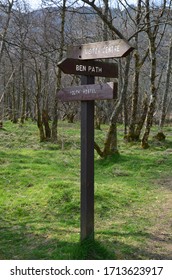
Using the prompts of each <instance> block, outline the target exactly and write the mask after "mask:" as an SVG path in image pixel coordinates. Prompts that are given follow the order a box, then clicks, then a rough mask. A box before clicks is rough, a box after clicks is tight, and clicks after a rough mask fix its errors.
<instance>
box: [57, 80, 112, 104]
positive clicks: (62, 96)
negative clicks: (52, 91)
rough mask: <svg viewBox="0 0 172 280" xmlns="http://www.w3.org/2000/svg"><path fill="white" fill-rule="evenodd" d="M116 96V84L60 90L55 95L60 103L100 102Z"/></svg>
mask: <svg viewBox="0 0 172 280" xmlns="http://www.w3.org/2000/svg"><path fill="white" fill-rule="evenodd" d="M116 96H117V83H112V82H110V83H106V84H91V85H81V86H76V87H68V88H64V89H61V90H60V91H59V92H58V93H57V97H58V100H60V101H77V100H82V101H83V100H102V99H113V98H115V97H116Z"/></svg>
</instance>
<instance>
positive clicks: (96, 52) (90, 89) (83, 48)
mask: <svg viewBox="0 0 172 280" xmlns="http://www.w3.org/2000/svg"><path fill="white" fill-rule="evenodd" d="M133 49H134V48H133V47H132V46H131V45H130V44H129V43H128V42H127V41H125V40H122V39H118V40H114V41H106V42H96V43H90V44H83V45H80V46H71V47H70V48H68V51H67V58H65V59H64V60H62V61H60V62H59V63H58V66H59V68H60V69H61V70H62V71H63V72H64V73H66V74H75V75H81V86H77V87H76V86H75V87H69V88H65V89H61V90H60V91H59V92H58V94H57V97H58V99H59V100H61V101H75V100H80V101H81V241H83V240H84V239H86V238H92V239H93V238H94V100H102V99H113V98H114V97H116V96H117V83H106V84H94V82H95V76H101V77H112V78H117V76H118V67H117V65H116V64H115V63H114V64H112V63H105V62H101V61H96V59H103V58H113V57H124V56H127V55H128V54H129V53H130V52H131V51H132V50H133Z"/></svg>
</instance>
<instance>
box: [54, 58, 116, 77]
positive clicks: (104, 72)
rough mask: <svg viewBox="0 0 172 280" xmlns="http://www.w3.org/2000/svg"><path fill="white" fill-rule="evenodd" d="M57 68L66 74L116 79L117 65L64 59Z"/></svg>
mask: <svg viewBox="0 0 172 280" xmlns="http://www.w3.org/2000/svg"><path fill="white" fill-rule="evenodd" d="M58 67H59V68H60V69H61V70H62V71H63V72H64V73H66V74H75V75H83V76H99V77H108V78H117V77H118V64H117V63H108V62H102V61H95V60H90V61H88V60H83V61H81V60H79V59H73V58H64V59H63V60H61V61H60V62H59V63H58Z"/></svg>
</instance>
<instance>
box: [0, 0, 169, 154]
mask: <svg viewBox="0 0 172 280" xmlns="http://www.w3.org/2000/svg"><path fill="white" fill-rule="evenodd" d="M136 2H137V3H136V4H132V5H130V4H129V3H128V2H127V1H120V0H119V1H115V3H112V4H111V3H110V2H109V1H107V0H103V1H89V0H84V1H68V0H63V1H58V0H57V1H54V0H52V1H51V0H44V1H42V5H41V7H40V9H38V10H34V11H32V10H31V9H30V8H29V6H28V4H27V1H24V0H22V1H21V0H16V1H15V0H4V1H1V2H0V17H1V21H0V22H1V23H0V30H1V42H0V43H1V45H0V64H1V67H0V85H1V86H0V121H1V127H2V126H3V125H5V124H4V121H5V120H11V121H12V122H13V123H19V122H20V123H21V124H23V123H24V122H25V121H26V120H27V119H32V120H33V121H36V122H37V126H38V130H39V135H40V141H51V142H54V143H56V142H57V141H58V120H67V121H68V122H70V123H73V122H75V121H77V120H79V119H80V103H79V102H60V101H58V90H59V89H61V88H64V87H66V86H73V85H79V84H80V78H81V77H80V76H78V75H72V74H71V75H66V74H64V73H63V72H62V71H61V70H60V69H59V67H58V66H57V64H58V63H59V62H60V61H61V60H62V59H63V58H65V57H66V52H67V48H68V47H69V46H75V45H79V44H84V43H91V42H100V41H108V40H116V39H119V38H120V39H124V40H127V41H128V42H129V43H130V44H131V45H132V46H133V47H134V51H133V52H132V53H131V54H130V55H129V56H127V57H125V58H116V59H115V58H112V59H108V61H109V62H112V63H117V64H118V69H119V74H118V79H117V80H118V98H117V100H111V101H96V103H95V128H97V129H101V124H108V125H109V130H108V132H107V135H106V138H105V141H104V147H99V145H98V144H97V143H95V149H96V151H97V152H98V153H99V155H100V156H101V157H105V156H107V155H109V154H112V153H115V152H116V151H117V150H118V146H117V136H116V135H117V131H116V130H117V127H116V123H117V122H119V123H122V124H123V127H124V139H125V140H126V141H127V142H133V141H134V142H135V141H139V142H140V143H141V146H142V148H148V147H149V136H150V131H151V128H152V125H153V124H157V125H158V130H157V133H156V135H155V137H157V138H158V139H159V140H164V139H165V137H166V135H165V134H164V131H163V127H164V124H165V123H167V122H170V121H171V109H172V106H171V100H172V94H171V88H172V80H171V71H172V70H171V64H172V37H171V36H172V32H171V25H172V3H171V1H167V0H164V1H148V0H147V1H141V0H140V1H136ZM108 81H114V79H113V78H102V77H96V83H99V82H108Z"/></svg>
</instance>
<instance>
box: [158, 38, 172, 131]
mask: <svg viewBox="0 0 172 280" xmlns="http://www.w3.org/2000/svg"><path fill="white" fill-rule="evenodd" d="M171 65H172V38H171V42H170V47H169V52H168V61H167V68H166V83H165V89H164V94H163V100H162V110H161V115H160V120H159V133H162V134H163V127H164V123H165V118H166V114H167V99H168V94H169V86H170V75H171ZM164 136H165V135H164Z"/></svg>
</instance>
